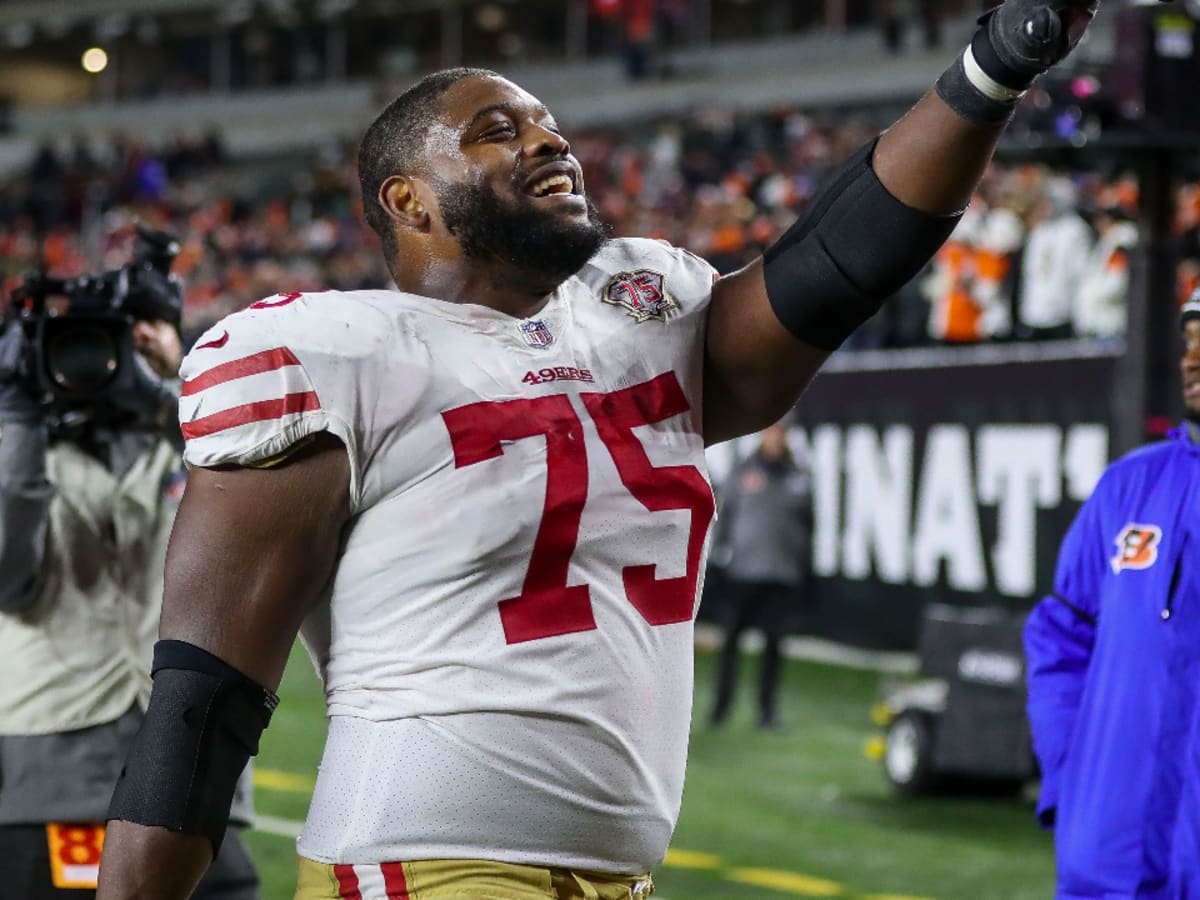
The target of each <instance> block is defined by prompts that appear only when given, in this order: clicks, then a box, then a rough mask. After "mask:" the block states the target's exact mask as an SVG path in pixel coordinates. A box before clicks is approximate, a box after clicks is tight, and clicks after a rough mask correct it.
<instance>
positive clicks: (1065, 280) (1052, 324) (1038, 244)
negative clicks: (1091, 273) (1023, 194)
mask: <svg viewBox="0 0 1200 900" xmlns="http://www.w3.org/2000/svg"><path fill="white" fill-rule="evenodd" d="M1038 214H1039V219H1038V222H1037V224H1035V225H1034V226H1033V228H1031V229H1030V231H1029V240H1028V242H1027V243H1026V245H1025V256H1024V261H1023V263H1022V267H1021V291H1020V297H1019V300H1018V304H1017V309H1018V319H1019V321H1018V323H1017V329H1016V332H1017V336H1018V337H1021V338H1024V339H1026V340H1060V339H1063V338H1069V337H1070V336H1071V310H1072V306H1073V304H1074V301H1075V293H1076V290H1077V287H1078V285H1079V283H1080V281H1082V280H1083V275H1084V271H1085V263H1086V261H1087V258H1088V254H1089V253H1090V252H1091V248H1092V232H1091V229H1090V228H1088V225H1087V222H1085V221H1084V220H1083V217H1082V216H1080V215H1079V213H1078V212H1077V211H1076V194H1075V188H1074V185H1072V184H1071V182H1070V181H1068V180H1067V179H1065V178H1055V179H1052V180H1050V181H1048V182H1047V183H1046V187H1045V196H1044V198H1043V200H1042V202H1041V204H1039V209H1038Z"/></svg>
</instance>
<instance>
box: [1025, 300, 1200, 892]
mask: <svg viewBox="0 0 1200 900" xmlns="http://www.w3.org/2000/svg"><path fill="white" fill-rule="evenodd" d="M1182 324H1183V337H1184V353H1183V358H1182V360H1181V363H1180V367H1181V370H1182V373H1183V399H1184V407H1185V410H1186V419H1185V421H1184V423H1183V426H1182V427H1181V428H1179V429H1178V430H1176V431H1173V432H1172V433H1171V435H1170V438H1169V439H1168V440H1165V441H1162V442H1159V443H1156V444H1153V445H1151V446H1147V447H1143V448H1140V449H1138V450H1135V451H1133V452H1132V453H1130V454H1128V455H1127V456H1125V457H1123V458H1122V459H1120V460H1118V461H1117V462H1115V463H1113V464H1112V465H1111V466H1109V468H1108V469H1107V470H1106V471H1105V473H1104V475H1103V477H1102V478H1101V479H1100V482H1099V484H1098V485H1097V486H1096V489H1095V492H1094V493H1093V494H1092V496H1091V497H1090V498H1089V500H1088V501H1087V502H1086V503H1085V504H1084V505H1083V507H1082V508H1081V509H1080V511H1079V514H1078V516H1077V517H1076V519H1075V522H1074V523H1073V524H1072V526H1071V529H1070V531H1068V533H1067V536H1066V538H1065V539H1064V541H1063V543H1062V548H1061V550H1060V553H1059V559H1058V569H1057V572H1056V574H1055V579H1054V591H1053V593H1051V594H1050V595H1049V596H1047V597H1046V598H1044V599H1043V600H1042V601H1041V602H1040V603H1039V604H1038V605H1037V606H1036V607H1034V609H1033V611H1032V612H1031V613H1030V615H1029V619H1028V621H1027V622H1026V624H1025V630H1024V637H1025V652H1026V655H1027V657H1028V671H1029V675H1028V682H1029V701H1028V712H1029V719H1030V724H1031V726H1032V729H1033V742H1034V749H1035V751H1036V753H1037V758H1038V761H1039V763H1040V765H1041V769H1042V787H1041V796H1040V798H1039V801H1038V807H1037V815H1038V819H1039V820H1040V822H1041V823H1042V825H1043V827H1045V828H1052V829H1054V833H1055V851H1056V857H1057V890H1056V895H1055V896H1056V897H1057V898H1058V900H1084V898H1087V900H1119V898H1127V897H1128V898H1133V897H1137V898H1155V900H1158V898H1173V900H1181V898H1189V897H1191V898H1196V897H1200V290H1198V291H1197V292H1196V293H1195V294H1193V295H1192V297H1191V298H1190V299H1189V300H1188V302H1187V303H1186V304H1185V305H1184V306H1183V309H1182Z"/></svg>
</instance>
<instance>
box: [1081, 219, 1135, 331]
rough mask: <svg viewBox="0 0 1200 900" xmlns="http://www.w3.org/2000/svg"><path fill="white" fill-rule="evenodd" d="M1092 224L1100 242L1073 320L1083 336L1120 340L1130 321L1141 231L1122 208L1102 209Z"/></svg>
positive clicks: (1090, 256)
mask: <svg viewBox="0 0 1200 900" xmlns="http://www.w3.org/2000/svg"><path fill="white" fill-rule="evenodd" d="M1092 222H1093V225H1094V226H1095V228H1096V232H1097V235H1098V239H1097V241H1096V244H1095V246H1094V247H1093V248H1092V252H1091V253H1090V254H1088V257H1087V264H1086V266H1085V267H1084V275H1083V280H1082V281H1081V282H1080V283H1079V290H1078V292H1077V293H1076V295H1075V305H1074V308H1073V310H1072V321H1073V323H1074V327H1075V333H1076V334H1077V335H1078V336H1080V337H1091V338H1101V339H1106V338H1119V337H1122V336H1124V334H1125V328H1126V322H1127V319H1128V313H1127V309H1128V303H1129V257H1130V254H1131V253H1132V252H1133V250H1134V248H1135V247H1136V246H1137V242H1138V228H1137V225H1136V224H1135V223H1134V222H1132V221H1130V220H1129V219H1128V217H1127V216H1126V214H1125V212H1124V210H1123V209H1121V208H1120V207H1119V206H1110V207H1106V208H1104V209H1101V210H1099V211H1098V212H1097V213H1096V215H1095V217H1094V218H1093V220H1092Z"/></svg>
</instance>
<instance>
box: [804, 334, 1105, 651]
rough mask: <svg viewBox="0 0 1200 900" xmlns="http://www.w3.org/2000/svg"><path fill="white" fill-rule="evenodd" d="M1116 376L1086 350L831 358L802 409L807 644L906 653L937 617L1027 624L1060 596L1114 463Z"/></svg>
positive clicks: (1096, 352) (1100, 356)
mask: <svg viewBox="0 0 1200 900" xmlns="http://www.w3.org/2000/svg"><path fill="white" fill-rule="evenodd" d="M1116 364H1117V357H1115V356H1113V355H1112V354H1111V351H1110V350H1105V349H1097V348H1091V347H1088V346H1086V345H1082V344H1076V343H1071V344H1059V345H1012V344H1010V345H1006V346H987V347H976V348H945V349H933V350H916V351H890V352H879V351H876V352H868V353H854V354H849V353H845V354H837V355H835V357H834V358H833V359H831V360H830V362H829V364H828V365H827V366H826V367H825V369H823V370H822V373H821V374H820V375H819V376H818V377H817V378H816V380H815V381H814V382H813V384H812V385H811V386H810V387H809V389H808V391H807V392H806V393H805V395H804V397H803V398H802V399H801V401H800V404H799V405H798V406H797V408H796V421H797V424H798V425H799V428H798V429H796V433H795V437H796V440H797V444H798V445H799V449H804V450H806V451H807V453H808V455H809V457H810V459H811V463H812V466H813V470H814V472H813V474H814V507H815V508H814V513H815V522H814V533H813V544H812V564H813V571H814V574H815V575H816V576H817V577H816V579H814V584H813V586H812V587H811V588H810V590H811V591H812V594H813V596H812V597H811V598H810V600H811V601H812V602H813V603H814V604H815V610H814V612H813V613H812V614H811V615H810V616H809V617H808V621H807V622H806V623H805V628H806V629H809V630H812V631H815V632H816V633H818V634H823V635H825V636H828V637H833V638H835V639H838V640H842V641H845V642H849V643H855V644H858V645H861V646H873V647H889V648H899V649H907V648H911V647H913V646H914V645H915V642H916V638H917V633H918V627H919V622H920V616H921V610H922V609H923V608H924V606H925V605H926V604H927V603H931V602H937V603H951V604H958V605H968V606H1001V607H1007V608H1010V609H1014V610H1018V611H1019V610H1024V609H1027V608H1028V607H1030V606H1031V605H1032V604H1033V602H1034V601H1035V600H1036V599H1037V598H1038V597H1040V596H1041V595H1042V594H1044V593H1046V592H1048V591H1049V590H1050V588H1051V586H1052V582H1053V577H1054V565H1055V561H1056V559H1057V555H1058V546H1059V543H1060V542H1061V541H1062V538H1063V535H1064V534H1065V533H1066V530H1067V528H1069V527H1070V524H1071V521H1072V519H1073V518H1074V516H1075V513H1076V511H1077V510H1078V508H1079V505H1080V503H1082V502H1083V500H1084V499H1086V498H1087V496H1088V495H1089V494H1090V493H1091V491H1092V488H1093V487H1094V486H1095V483H1096V481H1097V479H1098V478H1099V477H1100V474H1101V473H1102V472H1103V470H1104V467H1105V465H1106V464H1107V463H1108V461H1109V459H1110V456H1111V453H1112V447H1111V443H1112V441H1111V433H1112V427H1113V425H1114V418H1113V417H1114V409H1116V408H1118V406H1119V403H1120V397H1119V393H1120V391H1119V389H1118V388H1117V385H1116ZM1105 549H1106V550H1109V549H1110V548H1105Z"/></svg>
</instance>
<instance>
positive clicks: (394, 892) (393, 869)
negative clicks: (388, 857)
mask: <svg viewBox="0 0 1200 900" xmlns="http://www.w3.org/2000/svg"><path fill="white" fill-rule="evenodd" d="M379 868H380V869H381V870H382V871H383V886H384V888H385V889H386V890H387V900H410V898H409V896H408V880H407V879H406V878H405V877H404V863H398V862H390V863H384V864H383V865H381V866H380V867H379Z"/></svg>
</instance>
